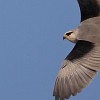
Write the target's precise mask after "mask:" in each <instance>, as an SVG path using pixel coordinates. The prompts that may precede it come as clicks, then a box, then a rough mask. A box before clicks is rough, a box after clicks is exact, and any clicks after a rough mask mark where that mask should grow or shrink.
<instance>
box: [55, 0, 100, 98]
mask: <svg viewBox="0 0 100 100" xmlns="http://www.w3.org/2000/svg"><path fill="white" fill-rule="evenodd" d="M77 3H78V4H79V8H80V15H81V20H80V25H79V26H78V27H77V28H75V29H72V30H70V31H67V32H65V34H64V36H63V39H67V40H69V41H71V42H72V43H75V46H74V48H73V49H72V51H71V52H70V53H69V54H68V55H67V57H66V58H65V59H64V61H63V64H62V66H61V68H60V70H59V72H58V75H57V77H56V80H55V85H54V90H53V96H54V98H55V100H69V99H70V97H71V96H76V95H77V94H78V93H80V92H81V91H82V90H83V89H84V88H85V87H86V86H87V85H89V84H90V83H91V82H92V81H93V79H94V78H95V76H96V75H97V73H98V72H99V71H100V0H77Z"/></svg>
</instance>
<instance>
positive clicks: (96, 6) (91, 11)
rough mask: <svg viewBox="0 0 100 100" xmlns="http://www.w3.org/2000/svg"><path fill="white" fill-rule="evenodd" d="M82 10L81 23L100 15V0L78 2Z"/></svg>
mask: <svg viewBox="0 0 100 100" xmlns="http://www.w3.org/2000/svg"><path fill="white" fill-rule="evenodd" d="M77 1H78V3H79V6H80V10H81V21H84V20H86V19H88V18H92V17H97V16H99V15H100V0H77Z"/></svg>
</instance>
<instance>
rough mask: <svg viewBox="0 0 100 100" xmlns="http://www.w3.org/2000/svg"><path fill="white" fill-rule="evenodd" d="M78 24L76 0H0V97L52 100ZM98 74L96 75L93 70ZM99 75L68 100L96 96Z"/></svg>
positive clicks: (93, 99) (92, 99)
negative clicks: (70, 35)
mask: <svg viewBox="0 0 100 100" xmlns="http://www.w3.org/2000/svg"><path fill="white" fill-rule="evenodd" d="M79 23H80V11H79V7H78V4H77V2H76V0H0V100H53V99H54V98H53V96H52V92H53V86H54V81H55V79H56V76H57V73H58V71H59V69H60V66H61V64H62V62H63V59H64V58H65V57H66V56H67V54H68V53H69V52H70V50H71V49H72V48H73V46H74V44H72V43H70V42H69V41H63V39H62V37H63V34H64V33H65V32H66V31H68V30H70V29H73V28H76V27H77V26H78V25H79ZM98 76H100V75H98ZM99 99H100V77H97V78H96V79H95V80H94V82H93V83H92V84H91V85H89V86H88V87H87V88H86V89H85V90H84V91H83V92H81V93H80V94H78V95H77V96H76V97H71V99H70V100H99Z"/></svg>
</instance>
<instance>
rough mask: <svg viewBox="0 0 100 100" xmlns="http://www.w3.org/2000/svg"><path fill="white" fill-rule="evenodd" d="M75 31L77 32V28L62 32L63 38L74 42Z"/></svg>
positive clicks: (75, 38)
mask: <svg viewBox="0 0 100 100" xmlns="http://www.w3.org/2000/svg"><path fill="white" fill-rule="evenodd" d="M77 33H78V32H77V30H71V31H68V32H66V33H65V34H64V36H63V40H64V39H67V40H69V41H71V42H73V43H76V42H77Z"/></svg>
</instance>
